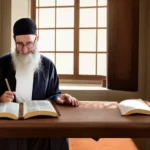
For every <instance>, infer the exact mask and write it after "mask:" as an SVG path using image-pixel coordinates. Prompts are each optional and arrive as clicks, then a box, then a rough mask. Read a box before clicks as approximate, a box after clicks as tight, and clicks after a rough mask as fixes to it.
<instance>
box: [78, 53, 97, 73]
mask: <svg viewBox="0 0 150 150" xmlns="http://www.w3.org/2000/svg"><path fill="white" fill-rule="evenodd" d="M95 69H96V54H80V55H79V74H80V75H95V72H96V70H95Z"/></svg>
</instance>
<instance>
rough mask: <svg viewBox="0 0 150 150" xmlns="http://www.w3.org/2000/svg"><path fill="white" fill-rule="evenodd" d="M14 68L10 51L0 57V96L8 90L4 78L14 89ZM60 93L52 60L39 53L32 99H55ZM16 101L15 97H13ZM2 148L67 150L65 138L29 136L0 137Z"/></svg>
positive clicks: (16, 149)
mask: <svg viewBox="0 0 150 150" xmlns="http://www.w3.org/2000/svg"><path fill="white" fill-rule="evenodd" d="M15 74H16V72H15V69H14V67H13V62H12V56H11V53H9V54H6V55H4V56H2V57H0V96H1V95H2V94H3V93H4V92H5V91H8V89H7V86H6V83H5V78H7V79H8V82H9V84H10V88H11V90H12V91H15V90H16V78H15ZM60 95H61V91H60V90H59V79H58V76H57V72H56V68H55V66H54V64H53V63H52V61H50V60H49V59H48V58H46V57H44V56H42V55H41V69H40V70H39V71H37V72H35V73H34V79H33V90H32V100H42V99H43V100H44V99H50V100H52V101H56V99H57V97H58V96H60ZM14 102H16V99H14ZM2 147H3V148H2ZM0 149H3V150H11V149H12V150H68V149H69V148H68V141H67V139H66V138H40V139H38V138H29V139H7V138H6V139H0Z"/></svg>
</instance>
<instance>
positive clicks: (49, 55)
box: [41, 53, 55, 64]
mask: <svg viewBox="0 0 150 150" xmlns="http://www.w3.org/2000/svg"><path fill="white" fill-rule="evenodd" d="M41 54H42V55H44V56H46V57H47V58H49V59H50V60H51V61H52V62H53V63H54V64H55V54H54V53H41Z"/></svg>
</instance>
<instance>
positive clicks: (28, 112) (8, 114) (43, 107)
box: [0, 100, 59, 120]
mask: <svg viewBox="0 0 150 150" xmlns="http://www.w3.org/2000/svg"><path fill="white" fill-rule="evenodd" d="M35 116H52V117H58V116H59V113H58V111H57V110H56V108H55V107H54V105H53V104H52V103H51V102H50V101H48V100H37V101H36V100H32V101H29V102H24V103H15V102H6V103H0V118H10V119H16V120H17V119H27V118H31V117H35Z"/></svg>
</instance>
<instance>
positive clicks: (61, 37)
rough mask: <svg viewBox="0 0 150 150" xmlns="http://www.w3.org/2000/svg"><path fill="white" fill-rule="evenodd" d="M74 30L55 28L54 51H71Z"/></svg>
mask: <svg viewBox="0 0 150 150" xmlns="http://www.w3.org/2000/svg"><path fill="white" fill-rule="evenodd" d="M73 37H74V31H73V30H71V29H68V30H59V29H58V30H56V51H73V48H74V40H73V39H74V38H73Z"/></svg>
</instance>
